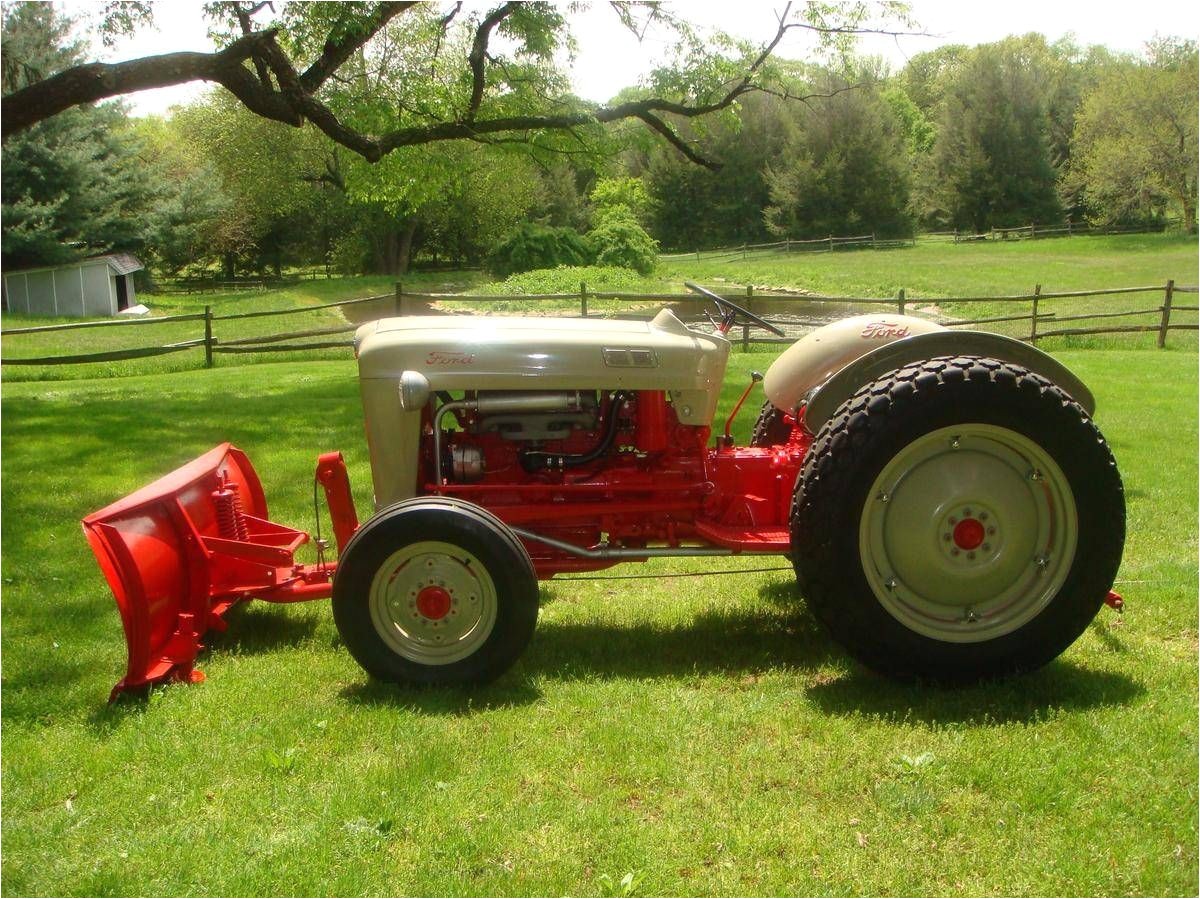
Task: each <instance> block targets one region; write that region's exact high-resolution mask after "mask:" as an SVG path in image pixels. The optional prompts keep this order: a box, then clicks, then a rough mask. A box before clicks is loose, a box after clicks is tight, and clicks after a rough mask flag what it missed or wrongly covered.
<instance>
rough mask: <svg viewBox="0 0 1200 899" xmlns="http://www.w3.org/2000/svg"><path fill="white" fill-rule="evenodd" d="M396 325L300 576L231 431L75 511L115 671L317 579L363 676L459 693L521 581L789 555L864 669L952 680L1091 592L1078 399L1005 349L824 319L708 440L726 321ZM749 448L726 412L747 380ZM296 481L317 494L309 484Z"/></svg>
mask: <svg viewBox="0 0 1200 899" xmlns="http://www.w3.org/2000/svg"><path fill="white" fill-rule="evenodd" d="M689 287H691V288H692V289H694V290H697V291H698V292H700V293H702V294H703V295H704V296H705V297H706V298H707V299H708V300H709V301H711V303H712V304H713V306H714V307H715V309H714V311H715V312H716V316H717V317H715V318H713V317H711V316H710V319H711V321H712V324H713V325H714V327H713V328H712V329H709V328H708V327H704V328H699V329H698V328H692V327H688V326H686V325H685V324H684V323H683V322H681V321H680V319H679V318H677V317H676V316H675V315H674V314H673V313H672V312H670V311H669V310H663V311H662V312H660V313H659V314H658V315H657V316H655V318H654V319H653V320H651V321H649V322H646V321H626V320H596V319H559V318H506V317H463V316H413V317H400V318H389V319H382V320H380V321H376V322H371V323H370V324H366V325H364V326H362V327H361V328H360V329H359V330H358V333H357V334H356V336H355V348H356V355H357V358H358V369H359V379H360V386H361V391H362V402H363V409H364V412H365V414H366V434H367V443H368V445H369V448H370V457H371V470H372V474H373V478H374V486H375V512H374V514H373V515H372V516H371V517H370V518H369V519H367V520H366V521H365V522H364V523H363V524H361V525H359V523H358V518H357V515H356V513H355V509H354V507H353V503H352V501H351V497H350V490H349V483H348V480H347V475H346V469H345V466H344V464H343V462H342V457H341V455H340V454H339V453H327V454H325V455H323V456H321V458H320V460H319V462H318V466H317V471H316V481H317V482H318V483H320V484H321V485H322V486H323V487H324V491H325V496H326V500H327V503H328V505H329V510H330V516H331V518H332V521H333V531H334V535H335V537H336V541H337V548H338V560H337V561H336V562H333V561H327V560H326V559H325V557H324V549H325V546H324V541H322V540H318V550H319V551H318V561H317V562H316V564H311V565H300V564H297V563H296V561H295V559H294V551H295V550H296V549H297V548H298V547H299V546H300V545H301V544H303V543H305V542H306V541H308V540H309V535H308V534H306V533H304V532H303V531H297V530H293V529H291V528H288V527H284V526H283V525H279V524H275V523H273V522H271V521H270V519H269V518H268V514H267V506H266V501H265V498H264V496H263V491H262V487H261V486H260V484H259V481H258V478H257V476H256V475H255V472H254V469H253V467H252V466H251V465H250V463H249V461H248V460H247V458H246V456H245V455H244V454H243V453H242V452H241V451H240V450H238V449H235V448H234V447H231V446H229V445H228V444H225V445H223V446H219V447H217V448H215V449H214V450H212V451H210V452H209V453H207V454H206V455H204V456H202V457H200V458H199V459H196V460H195V461H193V462H191V463H189V464H188V465H186V466H184V467H183V468H181V469H179V470H177V471H175V472H173V473H172V474H170V475H168V476H167V477H165V478H163V479H162V480H160V481H158V482H156V483H155V484H152V485H150V486H149V487H146V488H143V489H142V490H140V491H138V492H136V493H134V494H132V495H131V496H129V497H127V498H125V499H123V500H120V501H119V502H117V503H115V504H113V505H111V506H109V507H107V508H106V509H103V510H101V511H99V512H96V513H95V514H93V515H90V516H88V517H87V518H86V519H84V522H83V525H84V530H85V532H86V534H87V537H88V539H89V541H90V542H91V545H92V547H93V549H94V551H95V553H96V556H97V558H98V560H99V562H100V565H101V568H102V569H103V571H104V573H105V575H106V577H107V580H108V582H109V584H110V586H111V587H112V589H113V592H114V594H115V595H116V599H117V603H118V606H119V607H120V611H121V615H122V621H123V624H124V628H125V635H126V639H127V642H128V646H129V667H128V671H127V672H126V676H125V678H124V679H123V680H122V681H121V682H120V683H119V684H118V685H117V687H116V688H115V689H114V695H116V694H117V693H118V692H120V691H121V690H123V689H133V688H139V687H144V686H146V685H148V684H152V683H156V682H160V681H164V680H187V679H191V680H198V679H200V677H201V675H200V673H199V672H197V671H195V670H194V662H195V659H196V655H197V653H198V652H199V650H200V648H201V638H202V637H203V636H204V634H205V633H206V631H208V630H209V629H214V628H215V629H222V628H223V627H224V626H225V622H224V621H223V615H224V613H225V612H226V611H227V610H228V609H229V608H230V607H231V606H232V605H234V604H235V603H238V602H241V601H244V600H249V599H260V600H266V601H269V602H293V601H297V600H305V599H315V598H323V597H326V596H329V595H332V598H333V616H334V620H335V622H336V624H337V628H338V630H339V632H340V633H341V636H342V638H343V641H344V642H345V644H346V646H347V648H348V649H349V650H350V652H351V653H352V654H353V656H354V658H355V659H356V660H357V661H358V662H359V664H360V665H361V666H362V667H363V668H364V669H365V670H366V671H367V672H368V673H369V674H370V675H371V676H373V677H375V678H379V679H382V680H387V681H399V682H406V683H422V684H454V683H478V682H483V681H487V680H490V679H492V678H495V677H496V676H498V675H499V674H501V673H502V672H504V671H505V670H506V669H507V668H509V666H511V665H512V664H513V663H514V661H516V659H517V657H518V656H519V655H520V654H521V652H522V650H523V649H524V648H525V646H526V644H527V643H528V642H529V640H530V638H531V636H532V635H533V631H534V625H535V622H536V621H537V615H538V586H537V582H538V580H539V579H546V578H552V577H554V576H555V575H557V574H561V573H564V572H586V571H595V570H598V569H603V568H607V567H609V566H612V565H615V564H617V563H620V562H632V561H643V560H646V559H650V558H658V557H683V556H693V557H705V556H731V555H749V554H769V555H785V556H789V557H790V558H791V560H792V562H793V564H794V566H795V570H796V579H797V588H798V594H799V595H800V596H801V597H803V598H804V600H805V601H806V602H807V605H808V608H809V609H811V611H812V613H813V614H814V615H815V616H816V617H817V618H818V619H819V620H820V621H821V622H822V623H823V624H824V625H825V627H826V628H827V629H828V631H829V633H830V635H831V636H832V637H833V638H834V639H835V640H836V641H837V642H838V643H840V644H841V645H842V646H843V647H845V648H846V649H847V650H848V651H849V652H850V653H851V654H852V655H853V656H855V657H856V658H858V659H859V660H860V661H862V662H863V663H865V664H866V665H867V666H869V667H871V668H874V669H876V670H878V671H882V672H885V673H887V674H890V675H894V676H898V677H920V678H929V679H933V680H938V681H950V682H954V681H966V680H973V679H978V678H981V677H989V676H994V675H1003V674H1008V673H1013V672H1019V671H1024V670H1029V669H1032V668H1036V667H1038V666H1040V665H1043V664H1045V663H1046V662H1048V661H1050V660H1051V659H1053V658H1054V657H1056V656H1057V655H1058V654H1059V653H1061V652H1062V651H1063V650H1064V649H1066V647H1067V646H1069V645H1070V644H1071V643H1072V642H1073V641H1074V640H1075V639H1076V638H1077V637H1078V636H1079V635H1080V634H1081V633H1082V632H1083V630H1084V628H1086V627H1087V625H1088V623H1089V622H1090V621H1091V620H1092V618H1093V617H1094V616H1095V615H1096V613H1097V612H1098V610H1099V609H1100V607H1101V605H1102V604H1103V603H1104V602H1106V601H1107V602H1108V603H1109V604H1110V605H1114V606H1118V607H1119V604H1120V599H1119V597H1117V596H1116V594H1113V593H1111V592H1110V588H1111V587H1112V584H1113V579H1114V577H1115V576H1116V572H1117V567H1118V565H1119V564H1120V560H1121V552H1122V547H1123V543H1124V536H1125V505H1124V494H1123V490H1122V486H1121V480H1120V477H1119V475H1118V473H1117V468H1116V464H1115V462H1114V461H1113V457H1112V454H1111V452H1110V451H1109V448H1108V445H1107V443H1106V442H1105V440H1104V438H1103V437H1102V436H1101V435H1100V432H1099V431H1098V430H1097V428H1096V426H1095V424H1094V423H1093V422H1092V418H1091V414H1092V412H1093V410H1094V401H1093V399H1092V395H1091V393H1090V392H1089V391H1088V389H1087V387H1085V386H1084V385H1083V384H1082V383H1081V382H1080V381H1079V380H1078V379H1077V378H1076V377H1075V376H1074V375H1072V374H1071V372H1070V371H1068V370H1067V369H1066V368H1064V367H1063V366H1062V365H1061V364H1060V363H1058V362H1057V361H1055V360H1054V359H1052V358H1051V357H1049V356H1047V355H1045V354H1044V353H1042V352H1040V351H1039V350H1037V349H1035V348H1033V347H1031V346H1028V345H1027V344H1025V343H1022V342H1020V341H1016V340H1012V339H1009V338H1005V337H1000V336H997V335H994V334H985V333H980V332H973V331H961V330H955V331H951V330H948V329H946V328H943V327H941V326H940V325H937V324H935V323H932V322H929V321H926V320H923V319H920V318H915V317H909V316H903V315H888V314H872V315H864V316H858V317H855V318H848V319H845V320H843V321H839V322H836V323H834V324H831V325H828V326H826V327H823V328H820V329H819V330H817V331H815V332H813V333H811V334H809V335H808V336H806V337H804V338H802V339H800V340H798V341H797V342H796V343H795V344H794V345H792V346H791V347H790V348H789V349H787V350H786V351H785V352H784V353H783V354H782V355H780V356H779V358H778V359H777V360H776V361H775V363H774V364H773V365H772V366H771V367H770V368H769V369H768V370H767V372H766V376H765V378H764V377H763V376H761V375H759V374H758V373H752V374H751V376H750V381H749V384H748V385H747V388H746V391H745V393H743V394H742V396H741V400H739V402H738V404H737V407H736V408H735V409H734V410H733V413H732V414H731V415H730V416H729V420H727V421H725V422H724V423H723V425H724V426H723V428H721V433H719V434H718V435H717V436H716V439H715V440H713V439H712V428H713V418H714V415H715V413H716V410H717V400H718V395H719V392H720V388H721V384H722V380H723V378H724V377H725V369H726V364H727V362H728V359H729V351H730V342H729V340H728V339H727V337H726V335H727V333H728V331H729V330H730V328H731V327H733V326H734V325H735V324H747V323H748V324H750V325H753V326H756V327H762V328H765V329H767V330H769V331H772V332H775V333H776V334H780V336H782V334H781V332H779V331H778V329H776V328H775V327H774V326H773V325H771V324H769V323H767V322H765V321H764V320H762V319H761V318H759V317H758V316H756V315H754V314H753V313H751V312H749V311H748V310H746V309H743V308H741V307H739V306H737V305H735V304H734V303H732V302H730V301H729V300H728V299H725V298H722V297H719V296H717V295H716V294H713V293H710V292H709V291H707V290H704V289H703V288H699V287H696V286H695V285H689ZM759 381H762V384H763V388H764V390H765V393H766V403H765V404H764V405H763V407H762V412H761V414H760V415H759V419H758V422H757V424H756V425H755V428H754V433H753V438H752V440H751V445H750V446H735V445H734V442H733V440H732V439H731V438H730V435H729V431H730V424H731V422H732V420H733V418H734V416H736V415H737V413H738V410H739V409H740V408H741V405H742V402H743V401H744V400H745V399H746V398H747V395H748V394H749V393H750V391H751V389H752V388H753V387H754V385H755V384H756V383H757V382H759ZM314 490H315V487H314Z"/></svg>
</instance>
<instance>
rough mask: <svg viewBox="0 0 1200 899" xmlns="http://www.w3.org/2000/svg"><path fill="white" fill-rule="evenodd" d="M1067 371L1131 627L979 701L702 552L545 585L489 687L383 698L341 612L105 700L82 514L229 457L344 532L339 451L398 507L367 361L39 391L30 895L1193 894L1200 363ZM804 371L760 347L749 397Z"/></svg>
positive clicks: (309, 619)
mask: <svg viewBox="0 0 1200 899" xmlns="http://www.w3.org/2000/svg"><path fill="white" fill-rule="evenodd" d="M1163 275H1164V276H1169V275H1170V273H1165V272H1164V273H1163ZM1102 280H1110V279H1108V278H1105V279H1102ZM1121 280H1122V281H1123V280H1126V279H1125V278H1122V279H1121ZM1058 356H1059V358H1060V359H1061V360H1062V361H1063V362H1065V363H1066V364H1067V365H1068V366H1070V367H1071V368H1072V369H1074V370H1075V371H1076V373H1077V374H1079V375H1080V376H1081V377H1082V378H1083V379H1084V380H1085V381H1086V382H1087V383H1088V384H1089V385H1091V387H1092V388H1093V390H1094V392H1095V394H1096V396H1097V400H1098V403H1099V409H1098V412H1097V419H1098V422H1099V424H1100V426H1101V427H1102V429H1103V430H1104V431H1105V433H1106V434H1107V436H1108V437H1109V439H1110V441H1111V443H1112V446H1113V449H1114V452H1115V453H1116V456H1117V459H1118V461H1119V463H1120V466H1121V470H1122V473H1123V477H1124V480H1125V485H1126V490H1127V497H1128V502H1129V540H1128V544H1127V548H1126V555H1125V560H1124V564H1123V566H1122V569H1121V573H1120V582H1119V584H1118V589H1119V590H1120V591H1121V592H1123V593H1124V595H1125V597H1126V600H1127V603H1128V611H1127V612H1126V614H1125V615H1124V616H1123V617H1119V616H1117V615H1116V614H1115V613H1113V612H1111V611H1110V610H1107V609H1104V610H1102V611H1101V613H1100V615H1099V617H1098V618H1097V620H1096V622H1095V623H1094V624H1093V625H1092V626H1091V627H1090V628H1089V630H1088V631H1087V633H1086V634H1085V635H1084V637H1083V638H1082V639H1081V640H1080V641H1079V642H1078V643H1077V644H1076V645H1075V646H1074V647H1072V648H1071V649H1070V650H1069V651H1068V652H1067V653H1066V654H1065V655H1064V656H1063V657H1062V658H1061V659H1060V660H1058V661H1056V662H1054V663H1052V664H1051V665H1050V666H1049V667H1047V668H1046V669H1044V670H1043V671H1041V672H1039V673H1037V674H1034V675H1031V676H1027V677H1023V678H1020V679H1014V680H1009V681H1004V682H1000V683H994V684H987V685H982V686H977V687H973V688H968V689H957V690H945V689H935V688H930V687H922V686H901V685H896V684H894V683H891V682H889V681H886V680H883V679H881V678H878V677H876V676H873V675H871V674H869V673H867V672H865V671H863V670H862V669H861V668H859V667H857V666H856V665H854V664H853V663H851V662H849V661H848V660H847V658H846V657H845V656H844V655H843V654H842V653H841V652H840V651H839V650H838V649H836V648H835V647H833V646H831V644H830V643H829V641H828V640H827V639H826V638H825V636H824V635H823V634H822V633H821V632H820V631H819V629H818V627H817V626H816V624H815V622H814V621H813V619H812V618H811V616H810V615H809V614H808V612H807V611H806V609H805V607H804V603H803V601H802V600H800V599H798V598H797V597H796V595H795V592H794V584H793V578H792V576H791V574H790V572H788V571H770V572H758V573H751V574H736V575H730V576H725V577H701V578H693V577H687V576H685V575H686V574H687V573H690V572H696V571H700V572H712V571H714V570H719V569H733V568H746V567H775V565H776V564H777V563H776V562H775V561H774V560H762V559H753V560H749V561H738V560H691V561H683V562H673V563H667V562H658V563H653V564H646V565H641V566H627V567H625V568H619V569H615V570H613V571H610V572H607V574H610V575H619V574H629V575H670V576H669V577H665V578H657V579H638V580H590V581H574V582H571V581H566V580H563V581H554V582H551V583H549V584H544V585H543V588H542V610H541V617H540V621H539V625H538V631H537V634H536V635H535V637H534V640H533V643H532V644H531V646H530V648H529V650H528V651H527V653H526V655H525V656H524V657H523V659H522V660H521V661H520V662H519V663H518V665H517V666H516V667H515V668H514V669H513V670H512V671H510V672H509V673H508V674H507V675H506V676H505V677H504V678H502V679H501V680H500V681H499V682H497V683H496V684H494V685H492V686H490V687H488V688H485V689H480V690H476V691H472V692H460V691H446V690H428V691H412V690H406V689H400V688H393V687H387V686H382V685H378V684H373V683H370V682H369V681H368V680H367V678H366V677H365V675H364V674H363V673H362V671H361V670H360V669H359V668H358V667H357V666H356V665H355V663H354V662H353V660H352V659H351V658H350V657H349V655H348V654H347V653H346V652H345V650H344V649H343V648H342V647H341V646H340V645H339V640H338V636H337V632H336V630H335V628H334V626H333V622H332V618H331V615H330V610H329V607H328V605H327V604H325V603H311V604H306V605H299V606H292V607H273V606H268V605H266V604H253V605H250V606H247V607H244V608H242V609H240V610H237V611H236V612H235V613H234V614H233V615H232V616H231V618H232V621H231V627H230V629H229V631H228V632H227V633H226V634H225V635H220V636H214V638H213V639H211V641H210V643H211V647H212V648H211V651H210V652H208V653H207V654H206V655H205V656H204V657H203V659H202V667H203V670H204V671H205V672H206V674H207V675H208V680H207V682H206V683H204V684H201V685H198V686H177V687H169V688H165V689H160V690H157V691H155V692H154V693H153V694H152V695H151V697H150V699H149V701H146V702H133V701H124V702H121V703H119V704H117V705H115V706H107V705H105V699H106V696H107V693H108V689H109V688H110V686H111V685H112V683H113V682H114V681H116V680H117V679H118V677H120V675H121V673H122V672H123V670H124V663H125V657H124V645H123V639H122V634H121V626H120V621H119V617H118V615H117V612H116V608H115V605H114V603H113V601H112V598H111V596H110V595H109V592H108V589H107V587H106V585H105V583H104V581H103V578H102V577H101V575H100V572H99V570H98V568H97V567H96V565H95V563H94V561H93V559H92V557H91V554H90V551H89V550H88V548H87V545H86V543H85V541H84V538H83V536H82V534H81V533H80V529H79V524H78V521H79V518H80V517H81V516H82V515H84V514H86V513H88V512H90V511H92V510H94V509H96V508H99V507H100V506H102V505H104V504H106V503H108V502H110V501H111V500H113V499H114V498H116V497H117V496H120V495H122V494H124V493H126V492H128V491H130V490H132V489H133V488H134V487H136V486H138V485H140V484H142V483H144V482H146V481H148V480H150V479H152V478H154V477H156V476H158V475H160V474H162V473H164V472H165V471H167V470H168V469H170V468H172V467H173V466H175V465H178V464H180V463H182V462H184V461H185V460H187V459H189V458H191V457H192V456H194V455H196V454H198V453H200V452H202V451H204V450H205V449H207V448H209V447H210V446H212V445H213V444H215V443H217V442H219V441H221V440H225V439H229V440H232V441H234V442H235V443H236V444H238V445H239V446H241V447H242V448H244V449H245V450H247V451H248V452H249V453H250V455H251V458H252V459H253V460H254V461H255V462H256V464H257V466H258V469H259V472H260V474H261V475H262V478H263V481H264V485H265V488H266V491H267V495H268V498H269V499H270V500H271V501H272V504H273V505H272V512H273V517H275V518H276V519H278V520H282V521H284V522H286V523H289V524H293V525H296V526H299V527H306V528H307V527H310V526H311V521H312V506H311V499H312V491H311V484H312V467H313V463H314V462H315V458H316V455H317V454H318V453H319V452H321V451H324V450H328V449H333V448H340V449H342V450H343V451H344V452H345V453H346V455H347V458H348V461H349V464H350V470H351V477H352V479H353V484H354V489H355V496H356V499H357V500H358V504H359V508H360V512H361V513H365V512H366V511H367V509H368V505H369V497H370V493H371V487H370V480H369V472H368V465H367V455H366V449H365V445H364V440H363V436H362V423H361V413H360V407H359V400H358V396H357V388H356V383H355V372H354V365H353V362H352V361H349V360H345V361H314V362H307V363H300V362H288V363H282V364H261V365H254V366H237V365H232V364H228V363H226V362H223V364H222V365H221V366H220V367H218V368H217V369H216V370H213V371H203V370H199V371H182V372H172V373H165V374H157V375H150V376H144V377H128V378H109V379H96V380H79V381H63V382H59V383H23V384H20V383H8V384H6V385H5V387H4V402H3V421H2V425H3V431H2V446H0V449H2V451H3V455H2V474H3V481H2V497H0V498H2V500H3V536H4V553H3V562H2V576H3V606H2V609H3V612H2V625H3V628H2V637H0V640H2V648H3V678H4V681H3V711H2V716H3V718H2V720H3V762H2V764H3V788H4V793H3V800H4V806H3V812H4V815H3V830H2V834H3V861H4V864H3V884H2V889H3V892H4V893H5V894H89V895H105V894H142V895H149V894H252V895H253V894H266V893H284V894H288V893H291V894H299V895H303V894H359V893H382V894H396V893H400V894H433V895H437V894H472V895H488V894H555V895H561V894H616V895H621V894H638V895H660V894H700V895H705V894H723V895H739V894H793V893H797V894H860V893H867V894H898V895H903V894H928V893H938V894H944V893H955V894H970V895H978V894H1006V895H1028V894H1085V895H1110V894H1117V895H1125V894H1179V895H1194V894H1195V893H1196V892H1197V889H1198V888H1200V884H1198V880H1197V852H1196V849H1197V767H1196V760H1197V721H1196V708H1197V702H1198V695H1197V627H1196V625H1197V610H1196V597H1197V566H1196V560H1197V533H1196V528H1197V507H1196V502H1197V464H1196V459H1197V402H1198V398H1197V379H1196V355H1195V353H1194V352H1185V351H1181V350H1167V351H1164V352H1156V351H1152V350H1118V349H1114V350H1088V351H1064V352H1060V353H1058ZM770 358H771V357H770V356H769V355H767V354H749V355H742V354H735V355H734V356H733V357H732V359H731V362H730V374H729V378H728V384H727V387H726V389H725V392H724V397H723V403H722V409H723V410H727V409H728V408H729V407H730V406H731V404H732V402H733V400H734V398H735V397H736V394H737V393H738V392H740V389H741V387H742V384H743V381H744V377H743V373H744V371H746V370H748V369H750V368H760V369H761V368H763V367H764V366H766V365H767V364H769V362H770ZM752 414H753V413H752V412H750V411H747V412H743V415H742V417H741V420H740V422H739V431H740V434H741V437H742V438H743V439H744V438H745V437H746V434H747V432H748V430H749V423H750V420H751V418H752ZM778 564H780V565H782V564H785V563H784V561H783V560H782V559H780V560H779V561H778Z"/></svg>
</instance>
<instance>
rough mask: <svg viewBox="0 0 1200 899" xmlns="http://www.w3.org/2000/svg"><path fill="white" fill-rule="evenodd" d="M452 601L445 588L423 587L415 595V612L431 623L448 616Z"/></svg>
mask: <svg viewBox="0 0 1200 899" xmlns="http://www.w3.org/2000/svg"><path fill="white" fill-rule="evenodd" d="M453 602H454V600H453V599H452V598H451V596H450V594H449V593H448V592H447V591H446V588H445V587H425V588H423V589H422V590H421V592H420V593H418V594H417V611H418V612H420V613H421V614H422V615H424V616H425V617H426V618H429V619H431V620H433V621H440V620H441V619H443V618H445V617H446V616H447V615H449V614H450V606H451V605H452V604H453Z"/></svg>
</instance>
